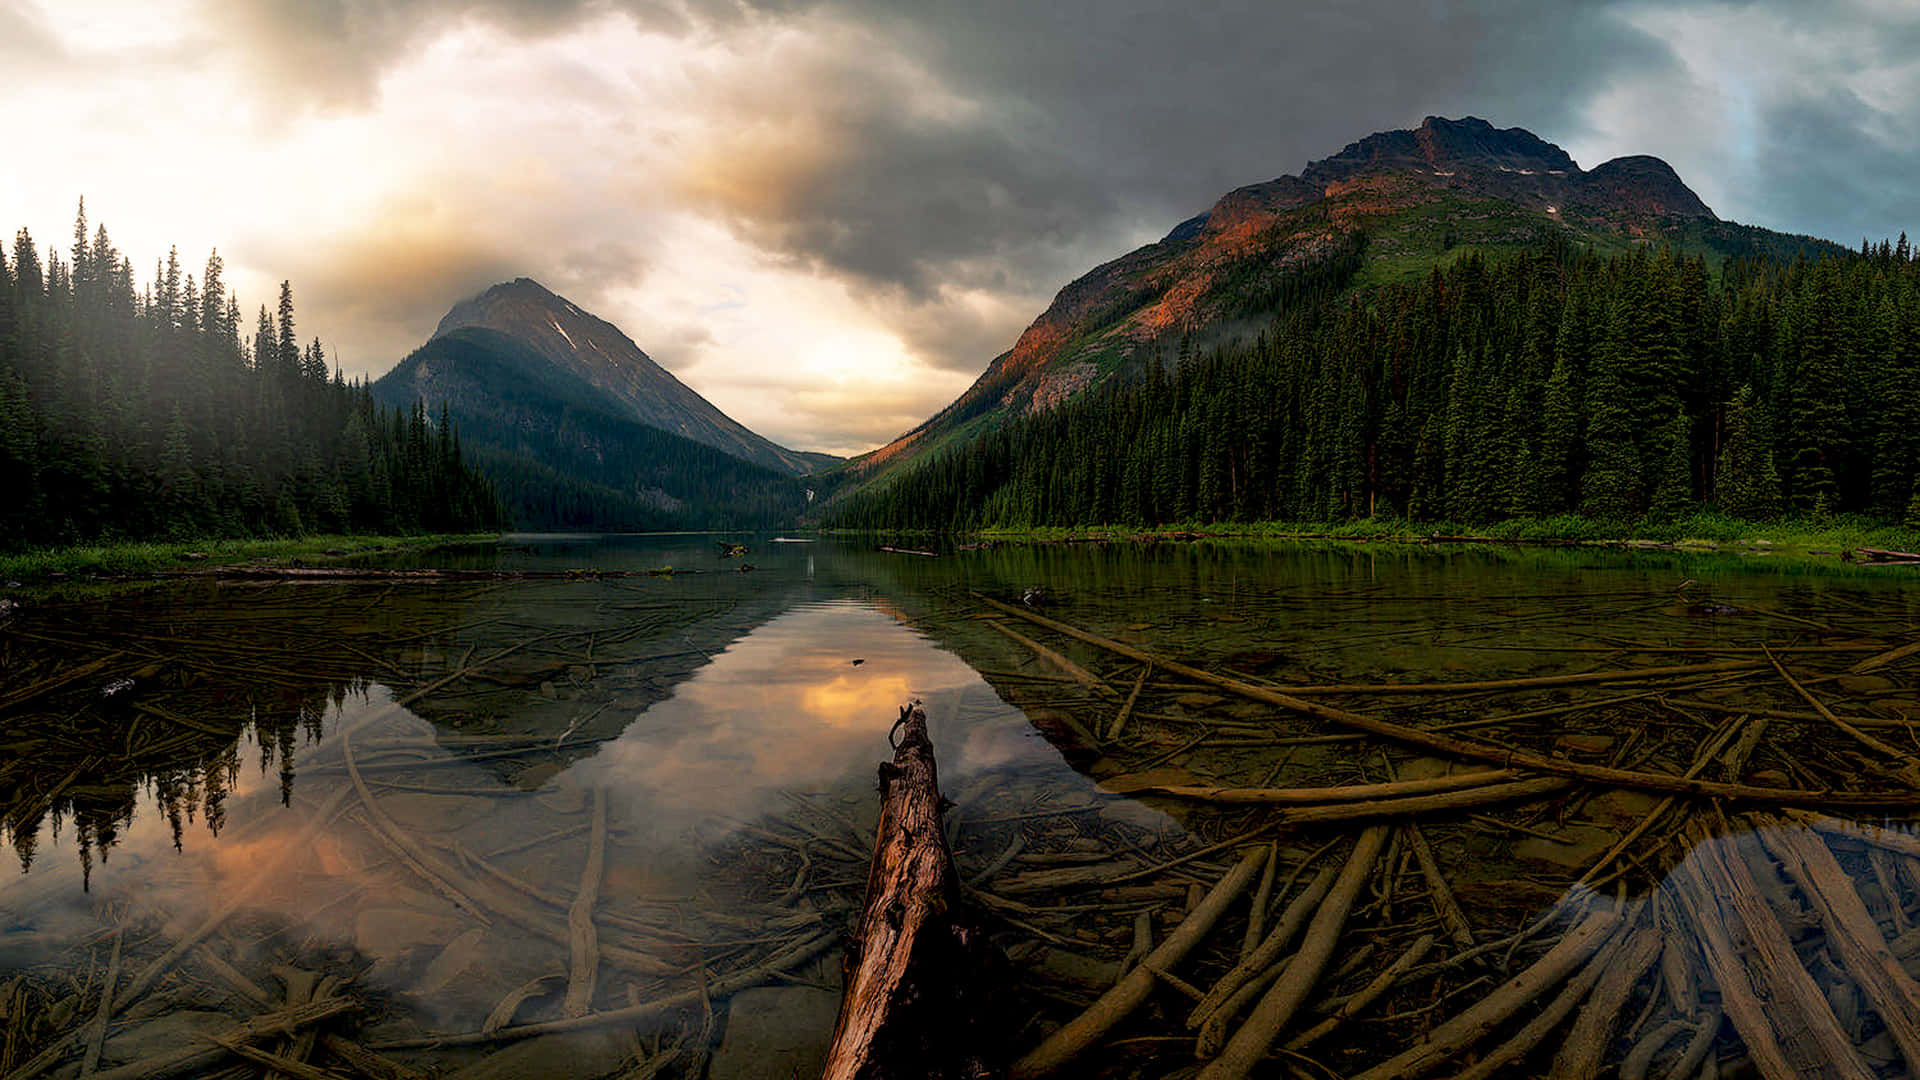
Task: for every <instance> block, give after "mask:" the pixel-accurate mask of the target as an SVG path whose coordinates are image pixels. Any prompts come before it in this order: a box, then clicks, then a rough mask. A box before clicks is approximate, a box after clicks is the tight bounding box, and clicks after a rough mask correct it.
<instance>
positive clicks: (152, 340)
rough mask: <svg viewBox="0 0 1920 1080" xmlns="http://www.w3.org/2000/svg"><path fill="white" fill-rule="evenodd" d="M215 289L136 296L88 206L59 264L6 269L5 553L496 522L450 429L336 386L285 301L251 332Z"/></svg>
mask: <svg viewBox="0 0 1920 1080" xmlns="http://www.w3.org/2000/svg"><path fill="white" fill-rule="evenodd" d="M221 274H222V266H221V262H220V256H219V255H218V254H217V253H215V254H213V255H212V256H210V257H209V258H208V260H207V263H206V267H205V269H204V271H203V272H202V274H201V275H200V277H199V278H198V280H196V279H195V277H194V275H193V274H192V273H191V272H188V271H186V270H185V269H184V268H183V267H182V266H181V265H180V262H179V260H178V258H177V256H176V255H175V254H173V253H171V252H169V254H168V256H167V259H166V261H165V263H164V264H161V265H159V266H156V268H155V271H154V277H153V280H152V281H151V283H149V284H147V285H144V286H142V285H139V284H138V283H137V282H136V279H135V276H134V268H133V264H132V262H131V260H129V259H128V258H126V257H125V256H124V255H122V254H121V253H120V252H119V251H118V250H116V249H115V248H114V246H113V244H112V242H111V241H110V240H109V238H108V235H107V229H106V227H105V226H104V225H102V226H99V227H98V228H97V229H96V230H94V231H92V232H91V233H90V232H89V230H88V225H87V221H86V212H85V206H84V204H82V207H81V211H80V214H79V215H78V218H77V220H76V222H75V224H74V237H73V246H72V248H71V251H70V253H69V254H68V255H67V256H66V257H62V255H61V253H60V252H59V251H58V249H49V250H48V251H47V252H46V253H45V255H44V257H43V256H42V254H41V252H40V250H39V249H38V247H37V246H36V245H35V243H34V241H33V238H32V237H31V236H30V235H28V233H27V231H26V230H25V229H22V230H20V231H19V233H18V234H16V236H15V239H14V244H13V251H12V254H11V257H7V256H6V255H4V254H3V253H0V493H4V497H0V548H21V547H29V546H36V545H48V544H62V543H73V542H78V541H88V540H96V539H109V538H121V539H125V538H131V539H152V538H163V537H178V538H189V537H203V536H248V535H290V534H297V533H303V532H316V531H355V532H411V531H422V530H431V531H454V530H464V529H475V528H492V527H495V526H497V525H498V524H500V511H499V506H498V502H497V500H496V499H495V497H494V494H493V492H492V490H491V489H490V488H489V487H488V485H487V484H486V482H485V481H484V480H482V479H481V478H480V477H479V476H478V475H477V474H475V473H474V472H473V471H472V470H470V469H469V468H468V467H467V466H466V465H465V464H464V463H463V461H462V457H461V453H460V446H459V440H458V436H457V434H456V433H455V432H454V431H453V429H452V428H451V426H450V425H447V424H445V423H441V424H438V425H435V424H434V423H432V422H431V421H430V418H429V417H428V416H427V415H426V414H425V413H424V412H423V411H421V410H420V409H418V408H415V409H395V410H389V409H385V408H383V407H381V406H379V405H377V404H376V403H375V402H374V400H373V398H372V397H371V396H370V395H369V394H368V392H367V390H366V388H365V387H364V386H353V385H348V384H347V383H345V382H344V381H343V380H342V379H341V378H340V376H339V375H338V374H337V373H331V374H330V373H329V371H328V365H327V362H326V358H325V355H324V352H323V350H322V346H321V344H320V342H319V340H318V339H315V340H313V341H312V342H311V343H310V344H307V345H305V346H302V345H301V344H300V340H299V337H298V336H297V334H296V330H295V321H294V308H293V292H292V288H291V285H290V284H285V283H283V284H282V285H281V288H280V297H279V303H278V307H277V310H275V311H268V310H267V309H266V308H265V307H262V308H261V309H260V312H259V316H258V318H257V319H256V320H255V321H254V325H253V327H252V332H251V333H250V334H249V333H246V331H247V330H248V327H247V325H246V324H245V322H244V321H243V318H242V315H241V312H240V308H239V304H238V301H237V300H236V299H235V298H234V297H233V296H231V295H229V293H228V292H227V289H226V286H225V283H224V282H223V281H222V280H221Z"/></svg>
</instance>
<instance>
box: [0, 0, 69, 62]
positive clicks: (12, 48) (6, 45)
mask: <svg viewBox="0 0 1920 1080" xmlns="http://www.w3.org/2000/svg"><path fill="white" fill-rule="evenodd" d="M65 52H66V50H65V49H64V48H63V47H62V46H61V44H60V42H59V39H58V38H56V37H55V36H54V34H53V32H52V31H50V30H49V29H48V28H47V24H46V20H45V19H44V18H42V17H41V15H40V12H39V11H38V10H36V9H35V8H34V6H33V5H32V4H30V3H27V2H26V0H0V62H4V63H5V64H6V65H7V67H8V69H9V70H10V71H11V72H13V73H14V74H15V75H16V76H17V75H18V74H20V73H22V72H23V70H24V72H29V73H31V72H37V71H44V70H46V69H47V68H49V67H52V66H54V65H56V64H58V63H59V62H60V61H61V60H62V59H63V58H64V54H65Z"/></svg>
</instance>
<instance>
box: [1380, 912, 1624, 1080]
mask: <svg viewBox="0 0 1920 1080" xmlns="http://www.w3.org/2000/svg"><path fill="white" fill-rule="evenodd" d="M1619 925H1620V917H1619V916H1618V915H1615V914H1614V913H1612V912H1611V911H1607V910H1604V909H1603V910H1600V911H1596V912H1594V913H1592V914H1590V915H1588V916H1587V917H1586V919H1585V920H1584V921H1582V922H1581V924H1580V925H1579V926H1577V927H1575V928H1574V929H1573V930H1571V931H1569V932H1568V933H1567V935H1566V936H1565V937H1563V938H1561V939H1560V942H1559V944H1557V945H1555V946H1554V947H1553V948H1551V949H1549V950H1547V954H1546V955H1545V956H1542V957H1541V958H1540V959H1538V960H1536V961H1534V963H1533V966H1532V967H1529V968H1527V969H1526V970H1525V971H1522V972H1520V973H1519V974H1518V975H1515V976H1514V977H1513V978H1512V979H1511V980H1510V981H1508V982H1507V983H1506V984H1505V985H1503V986H1501V987H1500V988H1499V989H1498V990H1495V991H1494V992H1493V993H1491V994H1488V995H1487V996H1486V997H1485V998H1482V999H1481V1000H1480V1001H1479V1002H1478V1003H1476V1004H1474V1005H1473V1006H1471V1007H1469V1008H1468V1009H1467V1010H1466V1011H1465V1012H1463V1013H1461V1014H1459V1015H1458V1016H1455V1017H1454V1018H1453V1019H1451V1020H1448V1021H1446V1022H1445V1023H1443V1024H1441V1025H1440V1026H1439V1027H1436V1028H1434V1029H1433V1031H1431V1032H1429V1033H1428V1035H1427V1039H1426V1041H1425V1042H1423V1043H1420V1044H1418V1045H1416V1046H1412V1047H1409V1048H1408V1049H1406V1050H1403V1051H1401V1052H1400V1053H1399V1054H1396V1055H1395V1056H1393V1057H1391V1058H1389V1059H1387V1060H1386V1061H1384V1062H1381V1063H1380V1064H1378V1065H1376V1066H1374V1067H1373V1068H1371V1069H1368V1070H1367V1071H1366V1072H1364V1073H1361V1074H1359V1076H1357V1077H1355V1080H1392V1078H1394V1077H1409V1076H1419V1075H1421V1074H1423V1073H1426V1072H1428V1071H1430V1070H1432V1069H1434V1068H1435V1067H1437V1066H1439V1065H1440V1063H1441V1062H1443V1061H1446V1060H1447V1059H1448V1058H1450V1057H1452V1056H1454V1055H1455V1054H1457V1053H1459V1052H1460V1051H1462V1050H1464V1049H1466V1048H1467V1047H1469V1046H1472V1045H1473V1044H1474V1043H1476V1042H1478V1041H1479V1040H1480V1039H1481V1038H1483V1037H1484V1036H1485V1035H1486V1034H1487V1033H1488V1032H1491V1031H1493V1030H1494V1029H1495V1028H1497V1027H1499V1026H1500V1025H1501V1024H1502V1023H1504V1022H1505V1021H1506V1019H1507V1018H1508V1017H1510V1016H1512V1015H1513V1014H1514V1013H1515V1012H1518V1011H1519V1010H1520V1009H1521V1008H1523V1007H1525V1006H1526V1005H1528V1004H1530V1003H1531V1002H1533V1001H1534V1000H1536V999H1537V998H1538V997H1539V996H1540V995H1541V994H1544V993H1546V992H1547V991H1549V990H1552V989H1553V988H1554V987H1556V986H1558V985H1560V983H1561V982H1562V981H1563V980H1565V979H1566V978H1567V977H1568V976H1569V975H1571V974H1573V972H1574V970H1575V969H1576V968H1579V967H1580V966H1581V965H1582V964H1584V963H1585V961H1586V960H1587V958H1588V957H1590V956H1591V955H1592V954H1593V953H1594V951H1595V950H1597V949H1598V948H1600V946H1601V945H1603V944H1604V943H1605V942H1606V941H1607V939H1609V938H1610V937H1612V936H1613V933H1614V931H1615V930H1616V929H1617V928H1618V927H1619Z"/></svg>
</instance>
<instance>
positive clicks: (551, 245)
mask: <svg viewBox="0 0 1920 1080" xmlns="http://www.w3.org/2000/svg"><path fill="white" fill-rule="evenodd" d="M169 5H171V6H169ZM1915 56H1920V19H1917V18H1916V16H1915V14H1914V13H1913V12H1912V11H1911V10H1910V7H1909V6H1908V5H1904V4H1901V3H1896V2H1894V0H1840V2H1839V3H1838V4H1836V5H1828V6H1824V7H1823V8H1822V9H1821V11H1820V12H1819V14H1818V17H1814V16H1813V15H1811V14H1809V13H1808V12H1806V11H1805V10H1804V9H1803V8H1802V7H1800V6H1798V5H1796V4H1791V3H1789V2H1788V0H1751V2H1720V0H1702V2H1683V3H1676V4H1664V3H1663V4H1654V3H1650V2H1643V0H1604V2H1586V0H1545V2H1540V3H1527V2H1522V0H1441V2H1435V3H1427V4H1406V3H1403V2H1401V0H1353V2H1351V3H1347V4H1341V5H1319V6H1304V5H1271V4H1269V5H1262V4H1248V3H1244V2H1229V0H1217V2H1212V3H1194V4H1188V5H1178V6H1176V5H1171V4H1166V3H1164V2H1160V0H1153V2H1149V0H1055V2H1052V3H1047V4H1033V3H1030V2H1027V0H972V2H969V3H963V4H955V3H949V2H946V0H938V2H936V0H791V2H756V0H664V2H658V0H471V2H468V0H151V2H149V0H61V2H59V3H57V4H56V3H53V2H52V0H48V2H47V3H44V4H41V5H39V6H34V5H32V4H27V3H23V2H22V0H0V58H4V60H5V61H6V63H7V64H8V70H9V74H10V75H12V76H14V77H13V78H12V79H10V80H8V81H7V82H6V83H5V84H0V137H4V138H6V139H7V140H8V143H9V145H16V146H23V147H31V148H33V152H32V154H31V159H32V160H33V162H34V167H33V168H31V169H21V170H12V171H11V172H7V173H4V174H0V202H3V203H5V204H6V205H9V206H14V207H17V208H19V209H18V210H17V211H16V212H20V213H22V214H24V215H26V216H27V217H28V221H27V222H26V223H27V224H30V225H32V227H33V229H34V232H35V233H36V235H41V236H43V237H58V236H60V235H63V234H64V232H65V229H66V227H67V225H68V223H69V222H70V221H71V214H72V206H73V200H74V198H75V197H76V196H77V195H79V194H82V193H84V194H86V195H87V197H88V205H89V209H90V210H91V211H92V212H93V213H94V215H95V217H96V218H97V219H100V220H105V221H108V222H109V223H110V224H111V226H112V228H113V230H114V236H115V239H116V240H117V241H118V242H120V244H121V245H122V247H123V248H125V249H127V250H128V253H129V254H130V255H132V256H133V258H134V262H135V264H136V265H137V266H141V267H143V268H144V267H146V266H148V265H151V261H152V258H153V256H154V255H155V254H158V253H161V252H164V251H165V250H166V247H167V245H168V244H170V243H178V244H179V245H180V250H181V251H182V252H183V253H187V252H204V251H205V250H206V249H207V248H209V247H213V246H218V247H219V248H220V249H221V251H222V253H223V255H225V256H226V257H227V259H228V271H229V280H230V281H231V282H232V283H233V284H234V285H235V287H236V288H238V289H241V290H243V291H242V302H243V303H246V304H248V305H249V308H250V307H251V305H252V304H256V303H258V302H260V301H261V300H265V301H268V302H271V301H272V298H273V289H274V288H275V287H276V286H277V283H278V282H279V281H280V280H281V279H282V278H288V277H290V278H292V279H293V282H294V289H295V295H296V300H297V302H298V304H299V305H300V310H301V330H302V333H303V335H304V334H307V333H319V334H321V335H322V336H323V337H324V338H325V339H326V340H327V341H328V342H329V343H333V344H337V345H338V346H339V347H340V352H341V353H342V356H343V359H344V360H345V362H346V365H347V367H348V369H349V370H350V371H356V372H361V373H367V374H377V373H379V371H381V370H384V368H385V366H386V365H388V364H390V363H392V362H393V361H395V360H397V359H398V358H399V357H400V356H402V355H404V354H405V352H406V351H408V350H409V349H411V348H413V347H414V346H417V345H418V344H419V343H420V342H421V341H422V340H424V338H425V336H426V335H427V334H428V333H429V332H431V330H432V328H433V326H434V325H435V323H437V321H438V319H439V317H440V315H441V314H442V313H443V312H444V311H445V309H446V308H447V307H448V306H449V305H451V304H452V303H453V302H454V301H456V300H458V299H460V298H461V297H462V296H464V295H468V294H470V293H472V292H474V291H476V290H477V289H479V288H481V287H484V286H485V285H486V284H489V283H490V282H491V281H492V280H498V279H500V278H506V277H512V276H517V275H520V274H526V275H530V276H533V277H536V278H538V279H540V280H541V281H543V282H545V283H546V284H548V285H549V286H550V287H552V288H554V289H555V290H556V291H559V292H561V293H563V294H564V295H567V296H569V297H570V298H572V299H573V300H574V301H575V302H576V303H579V304H581V305H582V306H583V307H586V308H588V309H590V310H593V311H595V312H597V313H599V314H601V315H602V316H604V317H606V318H608V319H610V320H612V321H614V322H616V323H618V324H619V325H621V326H622V327H623V328H624V329H625V330H626V331H627V332H628V333H629V334H630V335H631V336H632V337H633V338H634V339H635V340H636V341H637V342H639V343H640V344H641V346H642V347H643V348H646V349H647V350H648V351H649V352H651V353H653V354H654V355H655V356H656V358H657V359H659V360H660V362H661V363H662V364H664V365H666V366H667V367H669V368H670V369H672V370H674V371H675V372H676V373H677V374H679V375H680V376H681V377H682V378H683V380H685V381H688V383H689V385H692V386H693V387H694V388H695V389H696V390H698V391H700V392H702V393H703V394H706V395H707V396H709V397H710V398H711V399H713V400H714V401H715V403H716V404H718V405H720V406H721V407H722V408H723V409H725V410H727V411H728V412H730V413H732V414H734V415H735V416H736V417H737V418H738V419H740V420H741V421H742V422H744V423H747V424H748V425H749V426H752V427H755V428H756V429H757V430H763V431H764V432H765V433H766V434H768V435H769V436H770V437H774V438H776V439H779V440H781V441H785V442H788V443H790V444H792V445H796V446H800V447H802V448H814V447H832V448H836V449H849V448H851V449H859V448H864V445H870V443H868V444H862V443H861V442H860V440H863V439H865V440H871V441H882V440H884V439H886V438H888V437H890V436H892V435H894V434H897V433H899V431H901V430H904V429H905V428H909V427H911V426H913V424H915V423H917V422H918V421H919V420H921V419H924V418H925V416H926V415H927V414H928V413H930V412H932V411H934V410H935V409H937V408H938V407H940V406H941V405H944V404H945V403H946V401H947V400H950V399H951V397H952V396H953V395H954V394H955V393H957V392H958V391H959V390H960V389H962V388H964V385H965V383H966V381H967V380H968V378H969V377H970V376H972V375H973V374H976V373H977V372H979V371H980V370H981V369H982V368H983V367H984V366H985V365H986V363H987V362H988V361H989V360H990V359H991V358H992V357H994V356H995V355H998V354H999V353H1001V352H1003V351H1004V350H1005V349H1006V348H1008V347H1009V346H1010V345H1011V344H1012V342H1013V340H1014V339H1015V338H1016V337H1017V336H1018V334H1019V332H1020V330H1021V329H1022V328H1023V327H1024V326H1025V325H1026V324H1027V323H1028V322H1029V321H1031V319H1032V318H1033V317H1035V316H1036V315H1038V314H1039V312H1040V311H1041V310H1042V309H1044V307H1045V306H1046V304H1047V302H1048V300H1049V298H1050V297H1051V296H1052V295H1053V294H1054V293H1055V292H1056V291H1057V290H1058V289H1059V288H1060V287H1061V286H1063V285H1064V284H1066V283H1067V282H1068V281H1069V280H1071V279H1072V278H1074V277H1076V276H1078V275H1079V274H1081V273H1083V272H1085V271H1086V270H1087V269H1089V268H1091V267H1092V266H1094V265H1095V264H1097V263H1100V262H1103V261H1106V260H1108V259H1111V258H1113V257H1116V256H1118V255H1120V254H1122V253H1124V252H1126V251H1128V250H1130V249H1132V248H1134V247H1136V246H1138V245H1140V244H1141V243H1145V242H1148V241H1151V240H1153V239H1157V238H1158V237H1159V236H1161V235H1164V234H1165V233H1166V231H1167V230H1168V229H1169V228H1170V227H1172V226H1173V225H1174V224H1175V223H1177V222H1178V221H1180V220H1182V219H1184V218H1186V217H1189V216H1191V215H1193V214H1195V213H1198V212H1200V211H1202V210H1204V209H1206V207H1207V206H1208V205H1210V204H1211V203H1212V202H1213V200H1215V199H1216V198H1218V197H1219V196H1220V195H1221V194H1223V193H1225V192H1226V191H1228V190H1230V189H1232V188H1234V187H1237V186H1240V185H1243V184H1247V183H1253V182H1258V181H1261V180H1265V179H1269V178H1271V177H1273V176H1276V175H1279V174H1282V173H1291V172H1298V171H1299V170H1300V169H1301V167H1302V166H1304V165H1305V163H1306V162H1307V161H1308V160H1310V159H1312V158H1317V157H1322V156H1325V155H1327V154H1330V153H1333V152H1335V151H1337V150H1338V149H1339V148H1340V147H1341V146H1343V145H1345V144H1346V143H1348V142H1350V141H1352V140H1354V139H1357V138H1360V137H1362V136H1364V135H1366V134H1369V133H1371V132H1374V131H1378V130H1382V129H1387V128H1393V127H1404V126H1410V125H1413V124H1415V123H1417V122H1418V121H1419V120H1420V119H1421V118H1422V117H1423V116H1425V115H1427V114H1430V113H1433V114H1440V115H1446V116H1461V115H1467V114H1472V115H1478V116H1482V117H1484V118H1486V119H1488V120H1490V121H1492V122H1494V123H1496V124H1498V125H1500V126H1503V127H1505V126H1515V125H1518V126H1522V127H1526V128H1528V129H1530V130H1532V131H1534V132H1535V133H1537V134H1539V135H1541V136H1542V137H1544V138H1547V139H1550V140H1552V141H1555V142H1558V143H1561V144H1562V145H1564V146H1566V147H1567V148H1568V149H1569V151H1570V152H1572V153H1574V154H1575V156H1576V157H1578V158H1579V159H1580V161H1581V163H1582V164H1583V165H1585V166H1588V167H1591V166H1593V165H1596V164H1598V163H1599V162H1600V161H1601V160H1604V159H1605V158H1607V157H1612V156H1616V155H1620V154H1631V153H1653V154H1658V155H1660V156H1662V157H1666V158H1667V159H1668V160H1669V161H1670V162H1672V163H1673V164H1674V165H1675V166H1676V168H1678V169H1679V171H1680V173H1681V175H1682V177H1683V178H1684V179H1685V180H1687V182H1688V183H1689V184H1690V185H1692V186H1693V187H1694V188H1695V189H1696V190H1698V191H1699V192H1700V194H1701V195H1702V197H1703V198H1705V199H1706V200H1707V201H1708V203H1709V204H1710V205H1712V206H1714V208H1715V209H1716V210H1717V211H1719V212H1721V213H1722V214H1723V215H1725V216H1729V217H1733V218H1736V219H1739V220H1746V221H1751V222H1753V223H1755V224H1761V225H1766V226H1769V227H1774V228H1781V229H1786V230H1790V231H1802V232H1814V233H1823V234H1829V235H1833V236H1835V237H1837V238H1838V239H1841V240H1843V241H1846V242H1851V241H1852V240H1853V239H1854V238H1857V237H1858V236H1859V235H1860V234H1861V233H1867V234H1869V235H1874V236H1879V235H1882V234H1884V233H1888V232H1893V231H1897V230H1898V229H1899V228H1901V227H1904V226H1906V225H1909V224H1911V223H1910V222H1907V221H1902V220H1901V217H1902V215H1903V214H1906V213H1909V212H1910V206H1911V197H1910V192H1911V183H1910V179H1909V178H1910V177H1912V176H1914V175H1916V174H1920V150H1916V149H1915V148H1917V147H1920V130H1917V125H1920V115H1917V112H1916V105H1915V102H1916V101H1920V67H1917V66H1916V64H1915V62H1914V61H1913V59H1912V58H1913V57H1915ZM9 224H19V222H14V223H9ZM196 259H197V257H196ZM836 410H838V412H836Z"/></svg>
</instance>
